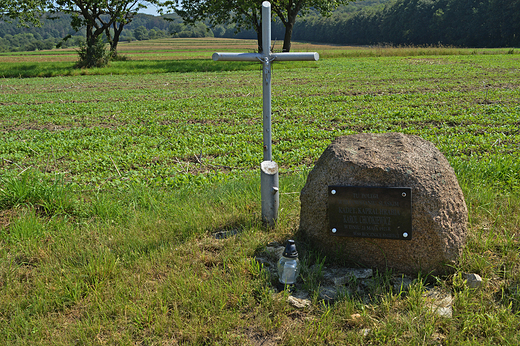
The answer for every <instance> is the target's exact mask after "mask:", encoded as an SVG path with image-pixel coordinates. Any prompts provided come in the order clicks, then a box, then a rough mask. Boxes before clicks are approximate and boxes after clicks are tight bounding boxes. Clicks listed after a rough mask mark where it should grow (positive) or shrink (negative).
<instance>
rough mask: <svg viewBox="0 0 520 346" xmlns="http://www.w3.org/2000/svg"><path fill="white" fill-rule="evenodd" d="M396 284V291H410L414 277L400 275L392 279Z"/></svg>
mask: <svg viewBox="0 0 520 346" xmlns="http://www.w3.org/2000/svg"><path fill="white" fill-rule="evenodd" d="M392 282H393V284H394V292H397V293H399V292H402V291H408V290H409V289H410V286H412V282H413V281H412V279H410V278H408V277H406V276H404V275H403V276H399V277H394V278H393V280H392Z"/></svg>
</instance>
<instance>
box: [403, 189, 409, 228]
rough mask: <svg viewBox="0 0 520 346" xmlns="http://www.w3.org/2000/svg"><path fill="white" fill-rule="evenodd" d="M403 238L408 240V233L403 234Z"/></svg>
mask: <svg viewBox="0 0 520 346" xmlns="http://www.w3.org/2000/svg"><path fill="white" fill-rule="evenodd" d="M403 193H404V192H403ZM403 237H405V238H408V233H406V232H404V233H403Z"/></svg>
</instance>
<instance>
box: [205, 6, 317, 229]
mask: <svg viewBox="0 0 520 346" xmlns="http://www.w3.org/2000/svg"><path fill="white" fill-rule="evenodd" d="M270 48H271V4H270V3H269V1H264V2H263V3H262V53H214V54H213V56H212V58H213V60H215V61H260V62H261V63H262V64H263V72H262V85H263V127H264V129H263V139H264V161H263V162H262V164H261V165H260V171H261V172H260V178H261V180H260V185H261V196H262V220H263V221H264V222H266V223H267V224H268V225H269V226H273V225H274V224H275V222H276V220H277V219H278V206H279V204H280V198H279V192H278V165H277V164H276V162H274V161H273V160H272V146H271V141H272V140H271V62H273V61H274V60H276V61H317V60H318V59H319V54H318V53H271V49H270Z"/></svg>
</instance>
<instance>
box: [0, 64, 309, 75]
mask: <svg viewBox="0 0 520 346" xmlns="http://www.w3.org/2000/svg"><path fill="white" fill-rule="evenodd" d="M74 66H75V62H42V63H37V64H35V63H32V62H31V63H24V62H21V63H0V71H3V72H2V73H1V74H0V77H3V78H32V77H55V76H77V75H108V74H110V75H114V74H115V75H131V74H150V73H190V72H222V71H254V70H258V71H260V70H261V68H262V65H261V64H260V63H257V62H245V61H219V62H215V61H213V60H211V59H189V60H128V61H113V62H111V63H110V64H109V65H108V66H107V67H102V68H90V69H85V68H81V69H80V68H75V67H74ZM300 67H316V65H315V63H311V64H309V63H308V62H307V63H306V64H305V65H304V64H302V63H301V62H280V63H277V68H279V69H291V68H300Z"/></svg>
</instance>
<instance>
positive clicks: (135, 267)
mask: <svg viewBox="0 0 520 346" xmlns="http://www.w3.org/2000/svg"><path fill="white" fill-rule="evenodd" d="M255 44H256V42H255V41H247V40H246V41H241V40H219V39H200V40H189V39H182V40H181V39H168V40H157V41H149V42H145V43H126V44H122V45H121V53H122V54H124V55H126V56H128V58H129V60H128V61H119V62H113V63H111V65H110V66H109V67H106V68H101V69H92V70H76V69H74V68H73V64H74V61H75V59H76V57H75V52H74V51H73V50H72V51H66V50H53V51H43V52H32V53H9V54H1V55H0V76H2V75H3V76H4V78H3V79H0V184H1V185H0V258H1V260H0V261H1V262H2V263H0V343H2V344H31V345H34V344H49V345H50V344H63V345H67V344H100V345H102V344H125V345H126V344H129V345H130V344H136V345H145V344H162V345H176V344H237V345H238V344H253V345H261V344H264V343H262V340H264V341H266V343H265V344H266V345H274V344H336V343H337V344H349V343H357V344H373V345H387V344H395V345H403V344H410V345H417V344H422V345H440V344H442V345H444V344H446V345H447V344H450V345H454V344H486V343H489V344H518V342H520V330H519V328H518V325H520V316H519V315H518V314H519V311H520V293H519V287H520V253H519V249H520V248H519V244H520V243H519V241H520V238H519V237H520V233H519V232H520V217H519V216H518V213H519V212H520V203H519V199H518V193H519V191H520V55H518V52H517V51H515V50H511V49H502V50H500V49H495V50H474V49H467V50H465V49H453V48H401V49H397V48H360V47H340V46H320V45H311V44H295V45H294V49H295V50H297V51H318V52H319V53H320V60H319V61H318V62H288V63H276V62H275V63H274V64H273V76H272V82H273V105H272V109H273V124H272V129H273V160H274V161H276V162H277V163H278V164H279V165H280V167H281V186H280V187H281V192H282V196H281V208H282V210H281V216H280V222H279V223H278V224H277V226H276V227H275V229H273V230H270V231H269V230H265V229H264V228H263V227H262V226H261V222H260V221H259V208H260V201H259V172H258V171H259V164H260V162H261V161H262V117H261V112H262V98H261V96H262V87H261V64H259V63H245V62H241V63H238V62H214V61H212V60H211V54H212V53H213V52H215V51H236V52H240V51H244V52H250V51H253V50H254V49H255ZM360 132H402V133H406V134H413V135H418V136H420V137H422V138H424V139H426V140H429V141H431V142H432V143H434V144H435V145H436V146H437V147H438V148H439V149H440V150H441V152H443V154H444V155H445V156H446V157H447V159H448V161H449V162H450V163H451V165H452V166H453V168H454V169H455V172H456V174H457V177H458V179H459V183H460V185H461V187H462V189H463V191H464V194H465V198H466V203H467V204H468V208H469V211H470V229H471V236H470V240H469V243H468V246H467V249H466V250H465V254H464V256H463V258H462V259H461V263H460V264H459V267H458V268H456V269H457V272H476V273H479V274H480V275H481V276H483V278H484V282H485V287H484V288H483V289H482V290H480V291H478V292H473V291H469V290H468V289H467V288H464V287H463V285H462V286H461V285H459V284H457V280H456V278H457V276H456V275H455V276H453V277H446V278H433V279H432V278H422V279H421V278H416V281H415V282H416V285H415V286H414V287H415V288H413V289H412V291H411V292H410V294H409V295H403V294H401V293H399V292H393V291H392V289H391V287H389V286H388V284H386V286H385V284H384V282H386V281H385V279H384V278H385V277H386V276H385V275H391V273H390V274H388V273H386V274H385V273H381V280H382V282H383V284H382V287H381V288H378V289H377V290H376V291H374V292H373V294H374V296H371V297H366V296H363V297H359V296H352V297H345V298H344V299H342V300H339V301H337V302H335V303H333V304H332V303H331V304H325V303H323V302H320V301H319V300H318V299H317V296H316V295H314V300H313V306H312V307H311V308H308V309H306V310H303V311H302V310H296V309H293V308H291V307H290V306H288V305H287V304H285V303H284V301H283V300H279V299H276V297H275V296H274V295H273V294H271V293H270V287H271V282H270V279H269V278H268V277H266V275H265V273H264V271H262V270H261V268H258V267H257V266H256V264H255V263H256V262H255V261H253V260H251V259H252V258H254V256H255V255H256V254H258V253H259V251H261V249H262V248H263V247H264V246H265V245H266V244H267V243H268V242H269V241H273V240H276V241H279V242H283V241H284V239H287V237H290V236H292V235H294V234H295V232H296V230H297V228H298V222H299V221H298V215H299V214H298V213H299V205H298V203H299V201H298V192H299V190H300V189H301V187H302V186H303V184H304V182H305V178H306V174H307V172H308V171H309V170H310V169H312V167H313V164H314V162H315V161H316V160H317V159H318V158H319V156H320V154H321V153H322V152H323V150H324V149H325V148H326V147H327V145H328V144H330V142H331V141H332V140H333V139H334V138H336V137H338V136H343V135H349V134H354V133H360ZM229 230H232V231H235V230H239V231H240V234H239V235H238V236H235V237H232V238H230V239H225V240H222V241H215V239H214V238H213V237H212V234H214V233H215V232H221V231H229ZM237 248H238V249H237ZM307 253H308V255H306V256H307V257H305V258H304V262H305V261H306V263H308V264H309V265H311V264H312V263H313V261H315V260H317V259H316V256H315V255H313V252H312V249H311V250H309V251H307ZM317 258H319V256H318V257H317ZM203 280H204V281H205V283H204V284H203V283H202V281H203ZM303 280H304V281H305V280H306V278H305V277H304V278H303ZM310 281H312V280H310V279H308V281H306V282H310ZM432 282H437V284H439V285H441V286H443V287H445V288H447V289H448V290H451V291H452V292H453V294H454V296H455V302H456V303H455V305H454V309H455V312H454V317H453V318H452V319H444V318H441V317H438V316H435V315H434V314H432V313H429V312H428V311H427V308H426V307H425V306H424V304H422V303H421V302H420V301H419V300H420V299H419V298H420V293H417V292H419V291H420V289H421V287H422V285H426V284H431V283H432ZM309 285H310V284H309ZM311 286H312V285H311ZM311 286H309V287H310V288H309V289H310V290H311V291H313V290H315V291H316V290H317V289H318V287H314V286H312V287H311ZM390 286H391V285H390ZM306 287H307V286H306ZM414 290H416V291H414ZM414 292H415V293H414ZM352 314H360V315H361V321H358V322H356V323H352V321H350V320H348V317H349V316H351V315H352ZM363 330H370V333H364V332H362V331H363Z"/></svg>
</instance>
